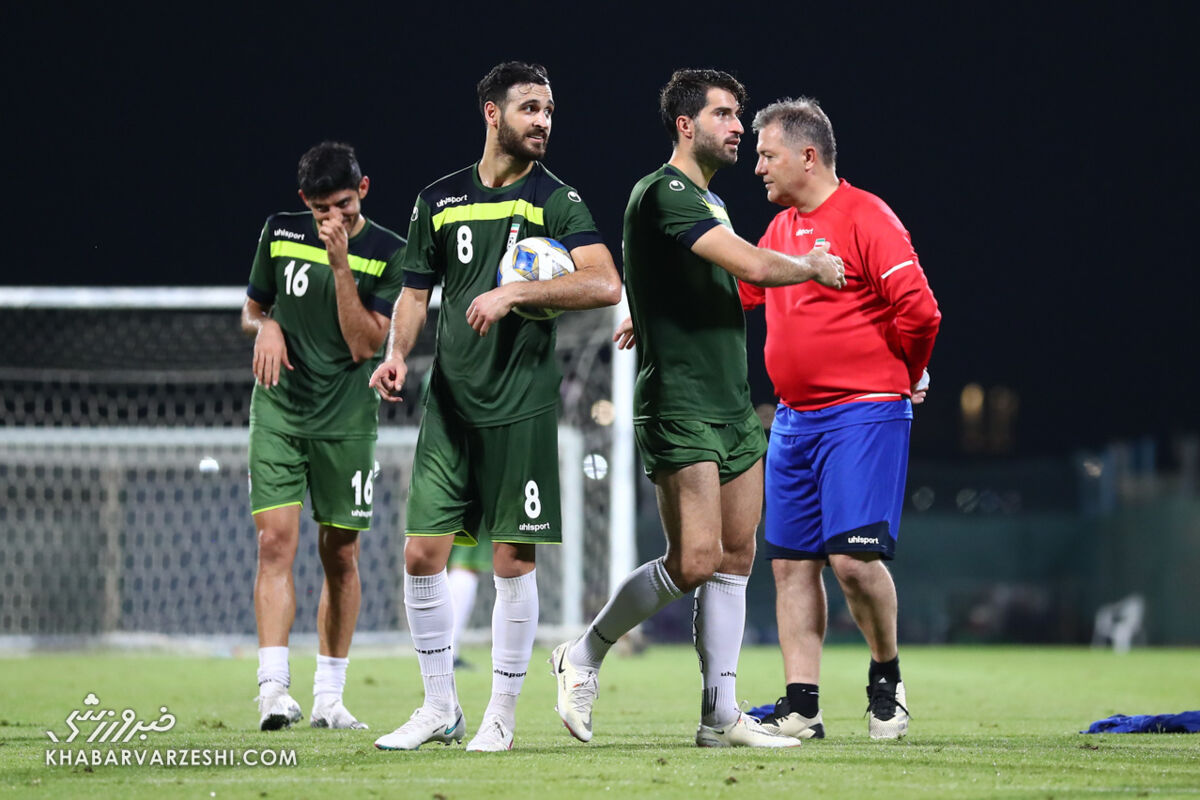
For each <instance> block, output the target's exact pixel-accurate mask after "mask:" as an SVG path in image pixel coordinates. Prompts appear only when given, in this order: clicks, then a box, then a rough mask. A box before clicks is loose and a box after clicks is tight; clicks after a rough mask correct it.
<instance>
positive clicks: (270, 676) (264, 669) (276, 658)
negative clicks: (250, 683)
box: [258, 646, 291, 686]
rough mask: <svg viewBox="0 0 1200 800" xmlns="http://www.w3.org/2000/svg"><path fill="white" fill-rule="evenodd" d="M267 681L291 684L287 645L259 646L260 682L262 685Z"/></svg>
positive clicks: (285, 684)
mask: <svg viewBox="0 0 1200 800" xmlns="http://www.w3.org/2000/svg"><path fill="white" fill-rule="evenodd" d="M267 681H274V682H275V683H281V684H283V685H284V686H288V685H290V684H291V674H290V670H289V669H288V649H287V647H286V646H284V647H260V648H258V682H259V684H260V685H261V684H264V683H266V682H267Z"/></svg>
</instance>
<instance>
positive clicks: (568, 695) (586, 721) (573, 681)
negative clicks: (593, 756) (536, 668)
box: [550, 642, 600, 742]
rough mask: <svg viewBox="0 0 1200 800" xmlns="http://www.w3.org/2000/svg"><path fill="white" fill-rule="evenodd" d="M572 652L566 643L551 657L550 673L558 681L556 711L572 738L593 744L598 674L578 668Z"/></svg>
mask: <svg viewBox="0 0 1200 800" xmlns="http://www.w3.org/2000/svg"><path fill="white" fill-rule="evenodd" d="M570 649H571V642H563V643H562V644H560V645H559V646H558V647H556V648H554V652H553V653H551V654H550V671H551V673H552V674H553V675H554V678H555V680H557V681H558V703H557V704H556V705H555V706H554V710H555V711H557V712H558V716H559V717H561V718H562V721H563V725H564V726H566V729H567V730H568V731H570V733H571V735H572V736H574V737H575V738H576V739H578V740H579V741H581V742H590V741H591V740H592V705H593V704H594V703H595V702H596V697H597V695H598V694H599V693H600V689H599V685H598V684H597V682H596V681H597V676H596V673H595V672H592V671H591V670H584V669H577V668H576V667H575V665H574V664H572V663H571V659H569V658H567V651H568V650H570Z"/></svg>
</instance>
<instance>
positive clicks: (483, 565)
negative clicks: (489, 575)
mask: <svg viewBox="0 0 1200 800" xmlns="http://www.w3.org/2000/svg"><path fill="white" fill-rule="evenodd" d="M476 536H478V537H479V544H477V545H473V546H472V545H469V544H456V545H454V547H453V548H451V550H450V562H449V563H448V564H447V565H446V566H448V567H449V568H451V569H453V568H455V567H458V568H459V569H469V570H471V571H472V572H491V571H492V541H491V539H490V538H488V536H487V534H482V535H480V534H476Z"/></svg>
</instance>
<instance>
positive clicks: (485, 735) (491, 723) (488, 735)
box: [467, 715, 513, 753]
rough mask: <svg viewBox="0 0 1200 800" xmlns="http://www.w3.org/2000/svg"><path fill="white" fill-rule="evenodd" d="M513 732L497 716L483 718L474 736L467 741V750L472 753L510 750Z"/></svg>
mask: <svg viewBox="0 0 1200 800" xmlns="http://www.w3.org/2000/svg"><path fill="white" fill-rule="evenodd" d="M512 746H513V732H512V729H511V728H509V727H508V726H507V725H505V724H504V720H502V719H500V718H499V717H497V716H494V715H493V716H488V717H484V718H483V724H482V725H480V726H479V731H478V732H477V733H476V734H475V736H474V738H472V739H471V741H470V742H468V743H467V750H468V751H470V752H473V753H504V752H507V751H509V750H512Z"/></svg>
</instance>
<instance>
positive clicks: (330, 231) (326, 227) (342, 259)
mask: <svg viewBox="0 0 1200 800" xmlns="http://www.w3.org/2000/svg"><path fill="white" fill-rule="evenodd" d="M317 236H319V237H321V241H322V242H324V243H325V250H326V252H328V253H329V266H331V267H333V266H349V265H350V262H349V259H348V258H347V253H348V252H349V248H350V234H348V233H347V232H346V226H345V225H343V224H342V221H341V220H340V219H323V220H321V226H320V228H318V229H317Z"/></svg>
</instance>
